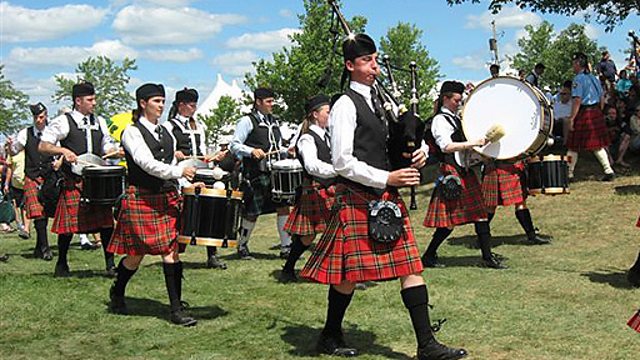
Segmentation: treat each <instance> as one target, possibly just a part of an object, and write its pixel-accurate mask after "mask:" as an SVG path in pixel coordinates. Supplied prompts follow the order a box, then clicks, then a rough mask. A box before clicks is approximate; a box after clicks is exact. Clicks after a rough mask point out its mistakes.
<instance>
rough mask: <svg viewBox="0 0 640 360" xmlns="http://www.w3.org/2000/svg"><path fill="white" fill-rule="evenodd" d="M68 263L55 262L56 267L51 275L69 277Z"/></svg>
mask: <svg viewBox="0 0 640 360" xmlns="http://www.w3.org/2000/svg"><path fill="white" fill-rule="evenodd" d="M70 276H71V272H69V265H67V264H66V263H56V269H55V270H54V272H53V277H70Z"/></svg>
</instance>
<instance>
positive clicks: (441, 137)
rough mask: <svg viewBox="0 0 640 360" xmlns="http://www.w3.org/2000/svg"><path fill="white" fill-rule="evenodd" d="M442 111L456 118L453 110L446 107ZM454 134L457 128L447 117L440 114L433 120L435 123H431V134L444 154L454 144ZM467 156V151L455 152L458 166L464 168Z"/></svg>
mask: <svg viewBox="0 0 640 360" xmlns="http://www.w3.org/2000/svg"><path fill="white" fill-rule="evenodd" d="M440 111H441V112H443V113H446V114H448V115H450V116H453V117H456V115H455V114H454V113H453V112H452V111H451V110H449V109H447V108H446V107H444V106H443V107H442V108H441V109H440ZM461 130H462V129H461ZM454 132H455V128H454V127H453V126H451V124H450V123H449V121H448V120H447V118H446V117H445V115H442V114H438V115H436V116H435V117H434V118H433V121H432V123H431V133H432V134H433V138H434V140H435V142H436V145H438V147H439V148H440V150H441V151H442V152H445V151H444V148H445V147H447V145H449V144H451V143H453V140H452V139H451V135H453V133H454ZM466 155H467V151H456V152H455V154H454V157H455V159H456V162H457V163H458V165H460V166H464V164H465V160H466V159H465V157H466Z"/></svg>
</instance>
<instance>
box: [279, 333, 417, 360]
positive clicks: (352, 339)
mask: <svg viewBox="0 0 640 360" xmlns="http://www.w3.org/2000/svg"><path fill="white" fill-rule="evenodd" d="M320 331H321V329H314V328H312V327H309V326H306V325H289V326H286V327H284V333H283V334H282V336H281V338H282V340H283V341H285V342H286V343H288V344H290V345H291V346H293V349H291V350H289V354H291V355H294V356H299V357H303V356H319V354H318V352H317V351H316V348H315V347H316V340H317V339H318V338H319V336H320ZM344 336H345V340H346V342H347V344H348V345H349V346H352V347H354V348H356V349H358V351H359V352H360V354H363V355H364V354H367V355H379V356H382V357H384V358H385V359H397V360H410V359H412V357H410V356H408V355H407V354H403V353H399V352H397V351H393V349H391V348H390V347H387V346H383V345H380V344H377V343H376V337H377V336H376V334H374V333H373V332H371V331H364V330H360V329H358V327H357V326H351V327H350V328H348V329H345V331H344ZM310 340H311V341H310Z"/></svg>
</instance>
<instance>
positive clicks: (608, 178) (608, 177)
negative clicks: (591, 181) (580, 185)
mask: <svg viewBox="0 0 640 360" xmlns="http://www.w3.org/2000/svg"><path fill="white" fill-rule="evenodd" d="M615 178H616V174H615V173H611V174H604V176H603V177H602V178H601V179H600V181H613V180H614V179H615Z"/></svg>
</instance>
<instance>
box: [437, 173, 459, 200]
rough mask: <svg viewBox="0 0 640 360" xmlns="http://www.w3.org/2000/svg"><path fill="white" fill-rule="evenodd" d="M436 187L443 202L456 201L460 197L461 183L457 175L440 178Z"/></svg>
mask: <svg viewBox="0 0 640 360" xmlns="http://www.w3.org/2000/svg"><path fill="white" fill-rule="evenodd" d="M436 186H437V187H438V190H439V191H440V195H442V197H443V198H444V199H445V200H457V199H459V198H460V196H461V195H462V181H461V180H460V177H458V176H457V175H453V174H450V175H447V176H440V177H439V178H438V180H437V184H436Z"/></svg>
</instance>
